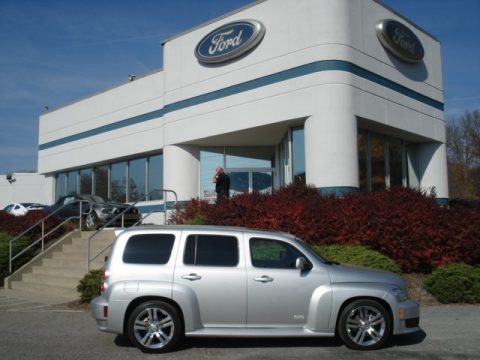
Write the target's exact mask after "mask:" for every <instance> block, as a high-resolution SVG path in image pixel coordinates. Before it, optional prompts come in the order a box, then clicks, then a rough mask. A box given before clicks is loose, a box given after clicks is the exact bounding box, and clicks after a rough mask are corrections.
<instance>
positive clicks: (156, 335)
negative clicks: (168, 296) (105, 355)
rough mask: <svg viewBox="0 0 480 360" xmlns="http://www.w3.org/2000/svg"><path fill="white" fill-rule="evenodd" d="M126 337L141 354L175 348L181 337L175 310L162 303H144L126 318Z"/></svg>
mask: <svg viewBox="0 0 480 360" xmlns="http://www.w3.org/2000/svg"><path fill="white" fill-rule="evenodd" d="M127 335H128V338H129V339H130V341H131V343H132V344H134V345H135V346H136V347H138V348H139V349H140V350H142V351H143V352H148V353H163V352H168V351H170V350H172V349H173V348H175V346H176V345H177V344H178V342H179V341H180V339H181V337H182V336H183V327H182V322H181V321H180V317H179V315H178V312H177V310H176V309H175V308H174V307H173V306H172V305H170V304H167V303H165V302H162V301H149V302H145V303H143V304H141V305H139V306H137V307H136V308H135V310H134V311H133V312H132V313H131V315H130V317H129V318H128V324H127Z"/></svg>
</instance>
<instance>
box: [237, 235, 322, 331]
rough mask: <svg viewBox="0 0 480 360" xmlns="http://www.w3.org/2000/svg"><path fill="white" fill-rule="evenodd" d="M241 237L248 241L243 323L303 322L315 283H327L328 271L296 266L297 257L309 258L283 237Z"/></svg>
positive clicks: (282, 324)
mask: <svg viewBox="0 0 480 360" xmlns="http://www.w3.org/2000/svg"><path fill="white" fill-rule="evenodd" d="M245 241H246V244H248V255H247V259H248V260H247V294H248V300H247V309H248V311H247V327H301V326H303V325H305V324H306V323H307V320H308V311H309V305H310V300H311V298H312V294H313V292H314V291H315V289H317V288H318V287H319V286H321V285H323V284H328V283H329V278H328V273H327V272H326V271H325V270H323V269H315V268H313V269H310V270H303V271H302V270H299V269H296V268H295V261H296V259H297V258H298V257H304V258H306V259H307V261H308V262H309V263H310V261H309V260H308V257H307V256H306V255H305V254H303V253H302V252H301V251H300V250H299V249H298V248H297V247H295V246H294V245H292V244H290V243H288V242H286V241H282V240H279V239H273V238H261V237H254V236H252V237H250V238H249V239H248V242H247V239H245ZM310 265H311V263H310ZM328 311H329V310H328Z"/></svg>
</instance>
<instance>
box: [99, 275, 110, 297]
mask: <svg viewBox="0 0 480 360" xmlns="http://www.w3.org/2000/svg"><path fill="white" fill-rule="evenodd" d="M108 275H109V273H108V271H105V270H102V273H101V285H100V293H101V294H102V295H103V294H104V293H105V290H106V289H107V280H108Z"/></svg>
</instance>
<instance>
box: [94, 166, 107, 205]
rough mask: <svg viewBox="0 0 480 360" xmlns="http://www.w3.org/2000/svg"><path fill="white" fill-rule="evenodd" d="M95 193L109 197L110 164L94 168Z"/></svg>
mask: <svg viewBox="0 0 480 360" xmlns="http://www.w3.org/2000/svg"><path fill="white" fill-rule="evenodd" d="M93 175H94V184H95V189H94V190H95V191H94V195H98V196H101V197H104V198H108V165H102V166H97V167H96V168H95V169H94V173H93Z"/></svg>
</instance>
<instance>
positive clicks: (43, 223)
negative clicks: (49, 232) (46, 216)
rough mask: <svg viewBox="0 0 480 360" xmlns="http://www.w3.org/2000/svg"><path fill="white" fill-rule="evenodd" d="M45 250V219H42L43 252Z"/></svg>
mask: <svg viewBox="0 0 480 360" xmlns="http://www.w3.org/2000/svg"><path fill="white" fill-rule="evenodd" d="M44 250H45V220H43V221H42V253H43V252H44Z"/></svg>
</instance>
